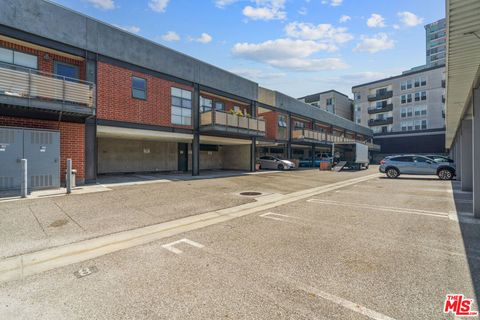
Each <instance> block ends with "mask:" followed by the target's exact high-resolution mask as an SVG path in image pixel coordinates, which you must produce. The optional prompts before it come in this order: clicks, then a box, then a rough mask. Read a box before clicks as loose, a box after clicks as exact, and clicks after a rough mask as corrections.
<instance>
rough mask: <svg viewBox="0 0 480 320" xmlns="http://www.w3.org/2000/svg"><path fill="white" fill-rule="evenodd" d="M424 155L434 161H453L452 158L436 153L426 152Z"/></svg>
mask: <svg viewBox="0 0 480 320" xmlns="http://www.w3.org/2000/svg"><path fill="white" fill-rule="evenodd" d="M425 157H428V158H430V159H433V160H434V161H436V162H448V163H454V162H455V161H453V160H452V159H450V158H448V157H445V156H439V155H437V154H427V155H425Z"/></svg>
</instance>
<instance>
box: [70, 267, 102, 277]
mask: <svg viewBox="0 0 480 320" xmlns="http://www.w3.org/2000/svg"><path fill="white" fill-rule="evenodd" d="M95 272H98V268H97V267H87V268H82V269H80V270H78V271H75V272H74V273H73V274H74V275H75V277H77V278H78V279H80V278H83V277H86V276H89V275H91V274H93V273H95Z"/></svg>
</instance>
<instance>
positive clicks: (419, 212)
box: [307, 199, 449, 219]
mask: <svg viewBox="0 0 480 320" xmlns="http://www.w3.org/2000/svg"><path fill="white" fill-rule="evenodd" d="M307 202H309V203H318V204H325V205H332V206H343V207H353V208H361V209H370V210H379V211H385V212H394V213H407V214H416V215H423V216H430V217H434V218H443V219H449V213H448V212H439V211H428V210H418V209H409V208H398V207H384V206H376V205H369V204H362V203H347V202H339V201H331V200H322V199H309V200H307Z"/></svg>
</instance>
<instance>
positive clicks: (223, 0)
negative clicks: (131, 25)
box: [215, 0, 238, 8]
mask: <svg viewBox="0 0 480 320" xmlns="http://www.w3.org/2000/svg"><path fill="white" fill-rule="evenodd" d="M237 1H238V0H215V6H216V7H218V8H225V7H226V6H228V5H230V4H232V3H234V2H237Z"/></svg>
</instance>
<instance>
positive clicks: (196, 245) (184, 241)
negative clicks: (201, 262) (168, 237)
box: [162, 238, 205, 254]
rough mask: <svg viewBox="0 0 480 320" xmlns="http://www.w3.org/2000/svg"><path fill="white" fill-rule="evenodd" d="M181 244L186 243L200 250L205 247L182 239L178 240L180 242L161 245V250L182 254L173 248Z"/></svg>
mask: <svg viewBox="0 0 480 320" xmlns="http://www.w3.org/2000/svg"><path fill="white" fill-rule="evenodd" d="M181 243H186V244H188V245H191V246H192V247H195V248H199V249H202V248H204V247H205V246H204V245H203V244H200V243H198V242H195V241H192V240H189V239H186V238H183V239H180V240H177V241H174V242H170V243H167V244H164V245H162V248H164V249H167V250H168V251H170V252H173V253H175V254H182V253H183V251H182V250H180V249H178V248H175V246H176V245H177V244H181Z"/></svg>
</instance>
